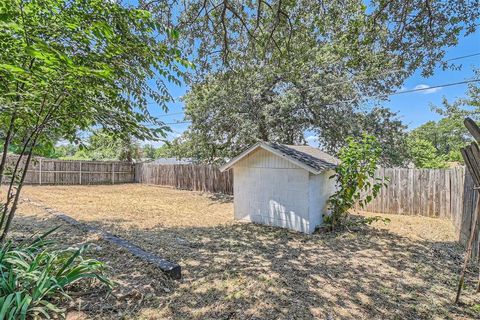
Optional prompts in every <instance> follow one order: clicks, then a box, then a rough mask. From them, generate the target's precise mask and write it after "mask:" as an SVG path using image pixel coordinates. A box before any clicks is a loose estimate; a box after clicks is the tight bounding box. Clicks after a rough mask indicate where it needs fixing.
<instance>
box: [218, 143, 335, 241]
mask: <svg viewBox="0 0 480 320" xmlns="http://www.w3.org/2000/svg"><path fill="white" fill-rule="evenodd" d="M337 164H338V160H337V159H336V158H335V157H332V156H330V155H329V154H327V153H325V152H323V151H321V150H319V149H317V148H313V147H310V146H296V145H283V144H277V143H267V142H259V143H257V144H255V145H253V146H251V147H250V148H248V149H247V150H245V151H244V152H242V153H241V154H240V155H238V156H237V157H235V158H234V159H232V160H231V161H230V162H228V163H227V164H225V165H224V166H222V167H221V168H220V170H221V171H225V170H229V169H233V174H234V179H233V193H234V211H235V213H234V215H235V219H236V220H242V221H251V222H256V223H261V224H266V225H270V226H278V227H282V228H288V229H292V230H296V231H300V232H304V233H312V232H313V231H314V230H315V228H316V227H317V226H319V225H321V224H322V216H323V214H324V213H326V212H327V200H328V198H329V196H330V195H331V194H332V193H333V192H334V190H335V183H334V181H333V180H332V179H329V177H330V176H331V175H332V174H333V172H334V171H333V169H334V168H335V166H336V165H337Z"/></svg>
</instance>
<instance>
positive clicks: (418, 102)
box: [150, 31, 480, 145]
mask: <svg viewBox="0 0 480 320" xmlns="http://www.w3.org/2000/svg"><path fill="white" fill-rule="evenodd" d="M475 53H480V31H477V32H476V33H475V34H472V35H470V36H468V37H466V38H461V39H460V40H459V43H458V45H457V46H455V47H450V48H447V49H446V59H451V58H456V57H460V56H465V55H470V54H475ZM454 62H455V63H456V64H457V65H458V64H461V65H462V68H461V70H445V71H444V70H442V68H437V69H436V70H435V73H434V75H433V76H431V77H429V78H424V77H422V75H421V72H420V71H418V72H416V73H415V74H414V75H413V76H411V77H410V78H408V79H407V81H406V82H405V83H404V87H403V88H402V90H410V89H415V88H418V87H419V86H437V85H442V84H446V83H452V82H459V81H464V80H468V79H470V78H472V76H473V69H474V67H480V56H478V55H477V56H475V57H470V58H465V59H460V60H457V61H454ZM466 89H467V85H466V84H463V85H458V86H452V87H446V88H440V89H432V90H426V91H420V92H413V93H405V94H399V95H393V96H391V97H390V99H389V101H386V102H384V103H383V105H384V106H386V107H389V108H390V109H392V110H393V111H396V112H398V113H399V117H400V119H401V120H402V121H403V122H404V123H405V124H406V125H407V126H408V128H409V129H413V128H416V127H418V126H419V125H421V124H423V123H425V122H427V121H429V120H438V119H439V116H438V114H436V113H434V112H432V111H431V110H430V105H431V104H435V105H440V104H441V102H442V97H446V98H447V99H448V100H450V101H453V100H455V99H456V98H458V97H463V96H464V95H465V92H466ZM169 90H170V92H171V94H172V96H173V97H177V98H178V97H181V96H182V95H183V94H185V93H186V91H187V90H188V88H187V87H186V86H176V85H173V84H171V85H169ZM150 110H151V112H152V113H153V114H154V115H155V116H158V117H160V119H161V120H162V121H164V122H166V123H175V122H178V121H182V120H183V114H178V113H180V112H182V111H183V103H181V102H176V103H170V104H169V111H168V113H165V112H163V111H162V110H161V109H160V108H158V107H155V106H152V107H151V108H150ZM170 127H171V128H172V130H173V133H171V134H169V137H168V140H172V139H173V138H175V137H178V136H179V135H180V134H181V133H182V132H183V131H184V130H186V129H187V128H188V124H185V123H182V124H172V125H171V126H170ZM305 136H306V138H308V139H307V141H308V142H309V144H312V145H316V143H315V139H314V137H312V136H311V133H309V132H306V133H305Z"/></svg>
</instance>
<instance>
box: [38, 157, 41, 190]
mask: <svg viewBox="0 0 480 320" xmlns="http://www.w3.org/2000/svg"><path fill="white" fill-rule="evenodd" d="M38 160H39V161H38V173H39V174H38V184H39V185H42V158H40V159H38Z"/></svg>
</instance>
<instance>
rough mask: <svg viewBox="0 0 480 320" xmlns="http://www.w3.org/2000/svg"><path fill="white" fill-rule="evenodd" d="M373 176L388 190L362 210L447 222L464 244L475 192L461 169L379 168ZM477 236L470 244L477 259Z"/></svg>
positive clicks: (479, 235)
mask: <svg viewBox="0 0 480 320" xmlns="http://www.w3.org/2000/svg"><path fill="white" fill-rule="evenodd" d="M375 176H376V178H379V179H382V180H384V181H385V180H386V178H387V177H388V179H389V182H388V187H386V188H382V189H381V191H380V194H379V195H378V197H377V198H375V199H374V200H373V201H372V202H370V203H369V204H368V205H367V207H366V208H364V210H366V211H370V212H376V213H390V214H404V215H421V216H427V217H434V218H444V219H449V220H451V221H452V222H453V224H454V225H455V228H456V230H457V233H458V237H459V240H460V243H462V244H465V243H466V242H467V240H468V237H469V236H470V231H471V228H472V218H473V216H474V214H475V203H476V201H477V192H474V189H473V188H474V185H473V180H472V177H471V176H470V174H469V173H468V172H467V171H466V170H465V167H456V168H452V169H404V168H393V169H391V168H381V169H378V170H377V171H376V173H375ZM479 229H480V228H478V227H477V230H479ZM479 232H480V231H479ZM479 232H477V234H476V236H475V240H474V246H473V250H472V254H473V255H474V256H480V251H479V250H480V233H479Z"/></svg>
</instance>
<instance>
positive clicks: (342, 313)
mask: <svg viewBox="0 0 480 320" xmlns="http://www.w3.org/2000/svg"><path fill="white" fill-rule="evenodd" d="M25 195H26V196H27V197H30V198H34V199H35V200H40V201H43V202H44V203H45V204H46V205H48V206H50V207H54V208H56V209H59V210H61V211H64V212H66V213H68V214H69V215H71V216H72V217H75V218H76V219H78V220H82V221H84V222H86V223H90V224H95V225H97V226H100V227H101V228H104V229H106V230H108V231H110V232H113V233H116V234H118V235H120V236H122V237H124V238H127V239H129V240H131V241H133V242H134V243H136V244H138V245H140V246H141V247H143V248H144V249H147V250H149V251H151V252H154V253H156V254H158V255H161V256H164V257H167V258H169V259H171V260H174V261H177V262H179V263H180V264H181V265H182V268H183V276H184V277H183V279H182V280H181V281H178V282H175V283H171V282H166V280H165V279H163V278H162V277H161V276H160V277H159V275H158V272H157V273H155V271H149V270H150V269H149V268H148V267H146V266H145V264H142V263H140V262H138V261H136V260H133V261H131V257H129V256H128V254H126V253H123V254H119V253H118V252H119V251H118V250H116V249H115V248H111V247H109V246H108V245H105V244H102V245H101V247H102V248H105V249H102V250H100V251H99V252H98V253H97V252H94V253H93V254H100V255H101V256H102V257H103V258H104V259H105V260H107V262H108V263H109V264H112V268H113V270H112V271H113V273H114V274H115V277H116V278H120V279H121V280H122V281H123V283H124V285H123V286H122V287H121V288H122V290H125V288H128V287H129V286H132V288H134V290H137V291H138V292H140V293H139V294H140V295H141V296H142V297H143V298H142V299H138V298H130V299H128V300H127V301H129V303H130V307H124V306H121V304H119V303H118V302H115V301H111V300H108V301H107V302H106V303H105V304H106V305H113V306H116V307H115V309H112V310H105V311H104V312H103V313H100V314H101V316H98V314H99V311H98V308H97V309H95V308H93V309H92V310H90V311H89V310H86V311H84V312H86V314H88V315H89V316H92V317H93V316H96V317H100V318H107V317H109V318H111V319H118V318H121V317H122V315H124V314H126V316H125V317H127V318H138V319H474V318H479V317H480V313H479V310H478V309H480V308H479V307H480V300H479V298H478V296H476V295H475V294H474V292H473V291H474V285H475V283H474V281H475V279H476V270H472V271H475V272H471V273H469V274H468V281H467V287H466V289H465V294H464V296H463V297H462V300H463V301H464V305H462V306H460V307H458V306H454V305H452V301H453V299H454V291H455V284H456V279H457V273H458V268H459V266H460V265H461V258H462V248H460V247H459V246H458V245H457V244H456V242H455V240H456V237H455V232H454V229H453V227H452V225H451V224H450V222H448V221H444V220H438V219H431V218H424V217H411V216H396V215H390V216H388V217H389V218H390V219H391V220H392V221H391V223H390V224H388V225H383V224H382V223H376V224H375V225H374V226H373V227H369V228H364V229H362V230H359V231H356V232H343V233H339V234H325V233H323V234H314V235H310V236H308V235H302V234H299V233H295V232H289V231H287V230H282V229H275V228H270V227H265V226H259V225H254V224H239V223H234V222H232V220H231V217H232V215H233V214H232V204H231V203H229V202H228V201H224V200H225V199H213V198H212V197H211V196H207V195H201V194H198V193H193V192H188V191H179V190H173V189H168V188H161V187H152V186H142V185H122V186H98V187H41V188H40V187H28V188H26V189H25ZM227 200H228V199H227ZM25 210H26V209H25V208H24V207H22V210H21V214H20V215H19V216H18V219H17V222H16V226H17V227H16V228H17V230H20V233H22V232H25V230H23V229H22V225H25V224H27V225H29V226H30V227H29V228H32V229H33V228H34V227H35V228H39V227H41V226H46V225H51V224H53V223H54V221H53V220H52V218H51V217H48V218H47V217H45V216H43V215H44V213H42V212H35V213H32V212H30V213H28V212H27V213H25ZM27 211H28V210H27ZM364 214H365V215H370V214H368V213H364ZM42 219H45V220H42ZM37 220H38V221H44V222H42V223H43V224H38V223H37V224H35V225H34V223H35V222H36V221H37ZM55 223H56V222H55ZM68 228H69V229H68V231H67V232H66V233H65V234H63V236H67V235H69V236H70V234H72V235H75V234H76V233H78V232H79V231H75V230H71V229H72V228H71V227H68ZM69 241H71V242H72V243H75V242H81V241H87V240H86V239H83V238H82V236H81V234H80V235H79V236H76V235H75V236H73V237H71V238H69ZM123 259H125V262H123ZM122 263H125V265H124V266H123V267H122ZM129 274H133V275H135V276H131V277H129ZM144 286H147V287H148V288H150V289H148V290H144V289H138V288H144ZM97 300H98V299H97ZM87 301H88V299H87ZM87 303H89V302H87Z"/></svg>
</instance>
